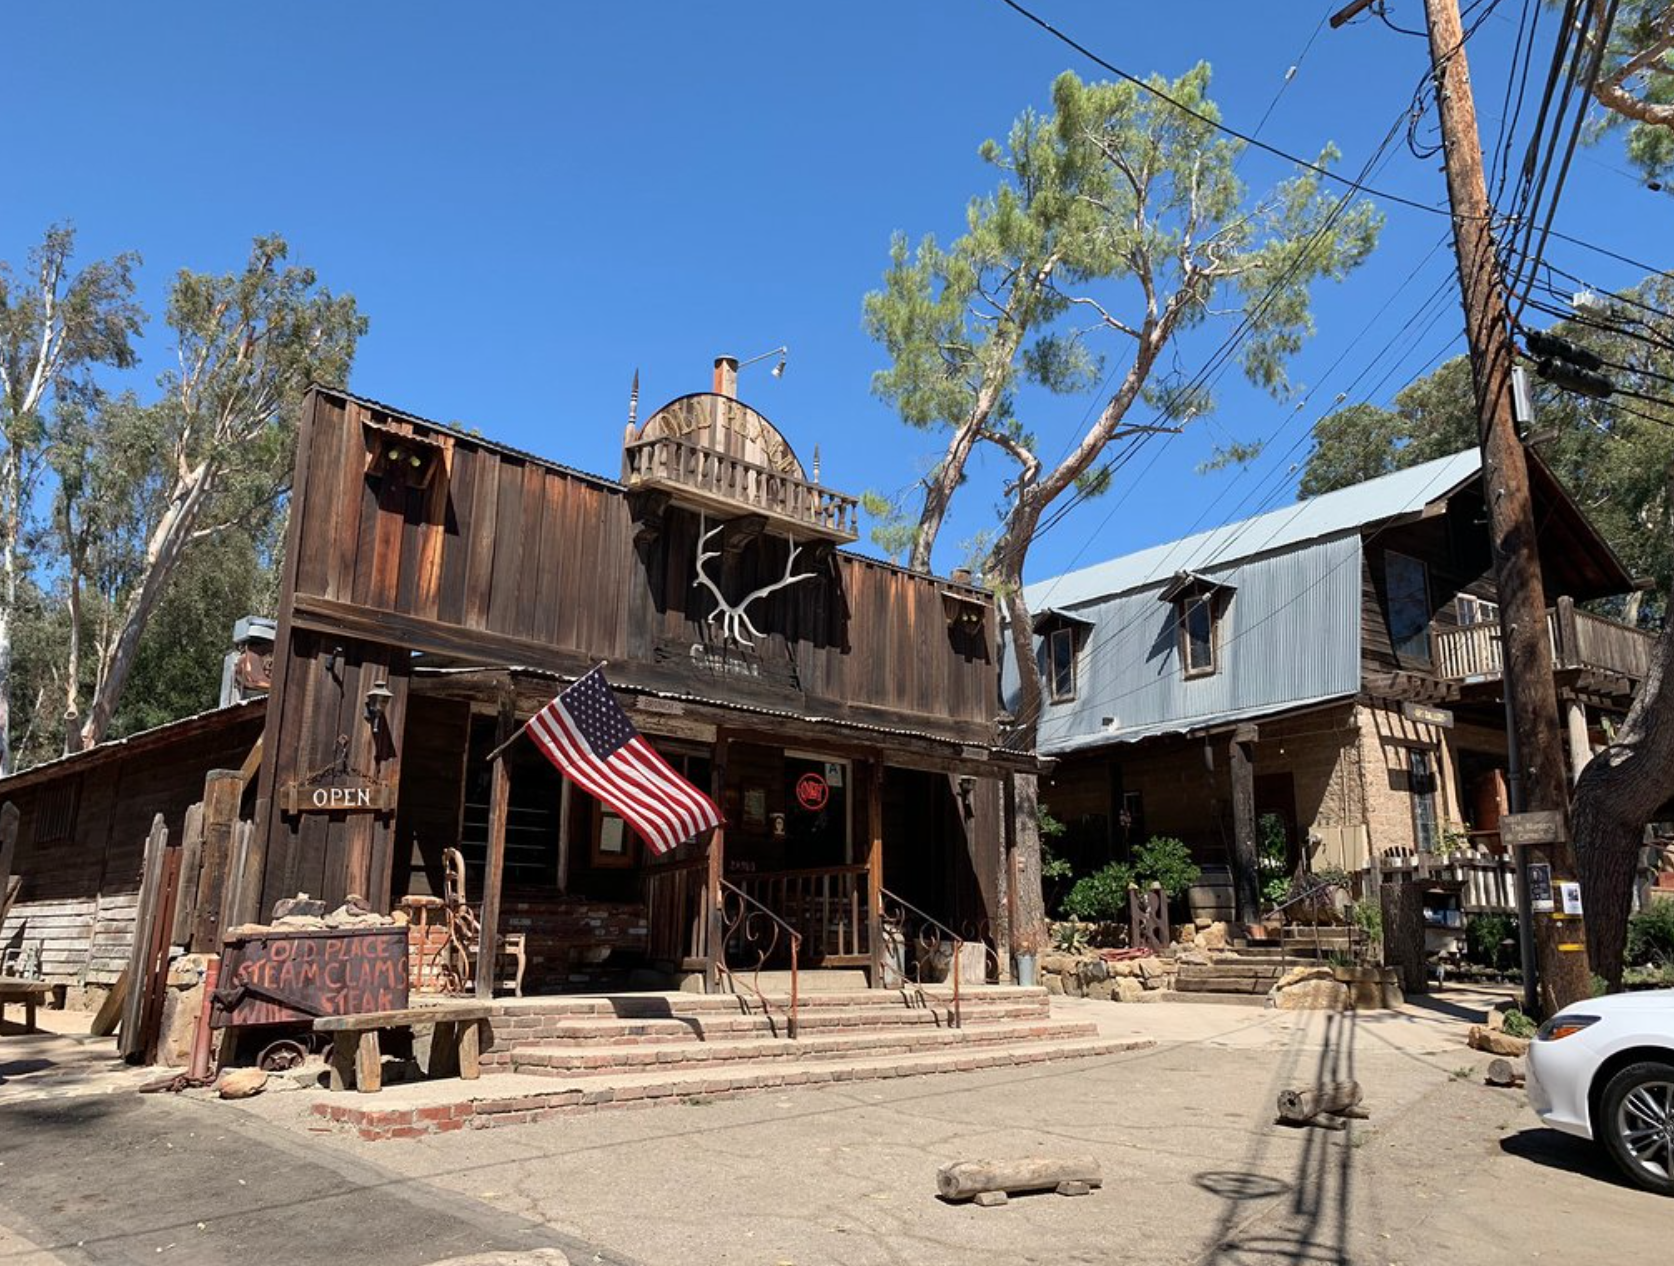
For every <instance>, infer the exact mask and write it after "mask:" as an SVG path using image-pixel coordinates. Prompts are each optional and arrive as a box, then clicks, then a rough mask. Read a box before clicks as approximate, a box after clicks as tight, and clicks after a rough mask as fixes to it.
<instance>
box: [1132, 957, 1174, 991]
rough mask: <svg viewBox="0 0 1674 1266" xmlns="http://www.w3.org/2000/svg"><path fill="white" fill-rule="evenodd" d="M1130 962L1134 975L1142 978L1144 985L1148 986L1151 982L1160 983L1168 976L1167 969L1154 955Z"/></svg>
mask: <svg viewBox="0 0 1674 1266" xmlns="http://www.w3.org/2000/svg"><path fill="white" fill-rule="evenodd" d="M1132 961H1133V966H1134V974H1135V975H1136V976H1142V977H1144V979H1145V983H1146V984H1150V983H1151V982H1152V981H1153V980H1158V981H1160V980H1161V979H1162V978H1163V977H1164V976H1166V975H1168V967H1167V966H1166V965H1165V964H1164V963H1163V960H1162V959H1160V958H1158V957H1157V956H1156V955H1155V954H1151V955H1148V956H1147V957H1145V958H1136V959H1133V960H1132Z"/></svg>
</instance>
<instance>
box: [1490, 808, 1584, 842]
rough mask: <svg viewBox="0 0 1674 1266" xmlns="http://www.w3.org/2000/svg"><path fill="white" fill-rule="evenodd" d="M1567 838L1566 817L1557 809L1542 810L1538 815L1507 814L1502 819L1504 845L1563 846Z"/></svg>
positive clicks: (1501, 839) (1501, 828)
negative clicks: (1565, 829)
mask: <svg viewBox="0 0 1674 1266" xmlns="http://www.w3.org/2000/svg"><path fill="white" fill-rule="evenodd" d="M1567 838H1568V837H1567V836H1566V834H1565V832H1564V815H1563V813H1562V812H1560V811H1559V810H1557V809H1542V810H1540V811H1539V812H1536V813H1507V814H1504V815H1502V816H1501V818H1500V842H1501V843H1502V844H1510V845H1522V844H1561V843H1562V842H1563V841H1564V840H1565V839H1567Z"/></svg>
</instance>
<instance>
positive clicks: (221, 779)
mask: <svg viewBox="0 0 1674 1266" xmlns="http://www.w3.org/2000/svg"><path fill="white" fill-rule="evenodd" d="M243 795H244V783H243V782H242V781H241V780H240V778H239V775H238V774H237V773H235V772H233V771H232V770H228V769H214V770H211V771H210V772H209V776H208V777H206V778H205V779H204V782H203V818H202V829H203V865H202V868H201V869H200V871H199V873H198V878H197V888H196V891H195V893H194V899H193V903H192V907H193V910H194V911H195V914H194V917H193V930H192V944H193V945H194V946H195V947H196V948H197V951H198V953H200V954H213V953H215V952H216V947H217V946H218V945H219V944H220V940H221V906H222V895H223V892H224V889H225V887H226V884H227V882H228V872H229V871H230V870H231V869H232V863H233V839H234V833H235V832H236V830H237V828H238V806H239V801H240V800H241V799H242V797H243ZM235 882H236V880H235Z"/></svg>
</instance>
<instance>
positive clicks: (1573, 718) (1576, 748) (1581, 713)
mask: <svg viewBox="0 0 1674 1266" xmlns="http://www.w3.org/2000/svg"><path fill="white" fill-rule="evenodd" d="M1568 720H1569V774H1570V778H1571V779H1572V780H1574V781H1575V782H1580V781H1581V771H1582V770H1583V769H1585V768H1587V762H1588V761H1590V760H1592V758H1593V740H1592V736H1591V735H1590V734H1588V732H1587V705H1586V704H1584V703H1582V702H1581V701H1580V700H1579V699H1571V700H1570V701H1569V717H1568Z"/></svg>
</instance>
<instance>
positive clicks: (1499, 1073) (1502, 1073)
mask: <svg viewBox="0 0 1674 1266" xmlns="http://www.w3.org/2000/svg"><path fill="white" fill-rule="evenodd" d="M1483 1080H1484V1081H1486V1082H1487V1083H1488V1084H1489V1085H1490V1086H1521V1085H1522V1084H1523V1072H1522V1070H1521V1069H1519V1068H1518V1067H1517V1065H1515V1064H1513V1063H1512V1062H1511V1061H1510V1060H1509V1059H1491V1060H1489V1061H1488V1073H1487V1076H1486V1077H1484V1078H1483Z"/></svg>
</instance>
